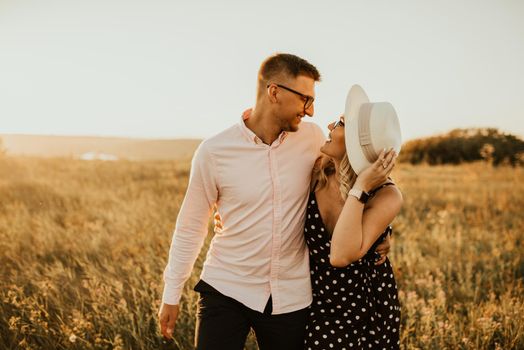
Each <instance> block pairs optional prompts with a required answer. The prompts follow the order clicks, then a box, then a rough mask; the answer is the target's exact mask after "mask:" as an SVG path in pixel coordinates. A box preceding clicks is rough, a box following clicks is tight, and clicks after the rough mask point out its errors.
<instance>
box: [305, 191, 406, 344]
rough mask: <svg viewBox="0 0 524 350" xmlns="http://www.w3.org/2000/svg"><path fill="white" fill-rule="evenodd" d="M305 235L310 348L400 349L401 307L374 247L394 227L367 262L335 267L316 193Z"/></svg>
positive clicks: (311, 200) (391, 278)
mask: <svg viewBox="0 0 524 350" xmlns="http://www.w3.org/2000/svg"><path fill="white" fill-rule="evenodd" d="M383 186H384V185H383ZM380 188H381V187H380ZM380 188H377V189H375V190H374V191H371V194H374V193H375V192H376V191H378V190H379V189H380ZM304 233H305V237H306V242H307V245H308V247H309V263H310V270H311V285H312V289H313V303H312V304H311V307H310V314H309V318H308V323H307V326H306V338H305V349H338V350H341V349H399V343H400V341H399V326H400V305H399V301H398V293H397V285H396V283H395V278H394V276H393V270H392V268H391V264H390V262H389V260H388V259H387V260H386V262H385V263H384V264H382V265H377V266H375V264H374V262H375V261H376V260H377V259H378V258H379V257H380V256H379V255H378V253H376V252H375V248H376V246H377V245H378V244H379V243H380V242H381V241H382V240H383V239H384V238H385V237H386V236H387V235H388V234H389V233H391V227H388V228H387V229H386V231H385V232H384V233H383V234H382V235H381V236H380V238H379V239H378V240H377V242H376V243H375V244H374V245H373V247H371V249H370V250H369V252H368V253H367V254H366V256H364V257H363V258H362V259H360V260H359V261H356V262H354V263H352V264H350V265H348V266H346V267H344V268H336V267H333V266H331V264H330V263H329V252H330V240H331V238H330V236H329V233H328V232H327V231H326V228H325V226H324V223H323V222H322V219H321V217H320V212H319V210H318V206H317V202H316V197H315V193H314V192H312V193H311V194H310V196H309V203H308V207H307V212H306V223H305V227H304Z"/></svg>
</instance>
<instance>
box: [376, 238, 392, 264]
mask: <svg viewBox="0 0 524 350" xmlns="http://www.w3.org/2000/svg"><path fill="white" fill-rule="evenodd" d="M390 236H391V235H387V236H386V239H384V241H383V242H382V243H380V244H379V245H378V246H377V249H376V250H375V251H376V252H377V253H379V254H380V260H378V261H377V262H375V265H382V264H383V263H385V262H386V257H387V255H388V253H389V250H390V248H391V242H390V238H389V237H390Z"/></svg>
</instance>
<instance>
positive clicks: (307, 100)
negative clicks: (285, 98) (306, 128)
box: [266, 83, 315, 110]
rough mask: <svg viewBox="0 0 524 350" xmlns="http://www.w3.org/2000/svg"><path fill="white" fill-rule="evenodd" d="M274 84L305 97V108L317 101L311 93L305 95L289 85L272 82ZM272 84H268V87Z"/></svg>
mask: <svg viewBox="0 0 524 350" xmlns="http://www.w3.org/2000/svg"><path fill="white" fill-rule="evenodd" d="M272 84H275V85H276V86H278V87H279V88H282V89H284V90H287V91H289V92H292V93H294V94H296V95H298V96H300V97H302V98H303V99H304V110H306V109H308V108H309V107H311V105H312V104H313V102H314V101H315V98H314V97H313V96H309V95H304V94H302V93H300V92H298V91H295V90H293V89H290V88H288V87H287V86H284V85H281V84H276V83H272ZM270 85H271V84H267V86H266V88H269V86H270Z"/></svg>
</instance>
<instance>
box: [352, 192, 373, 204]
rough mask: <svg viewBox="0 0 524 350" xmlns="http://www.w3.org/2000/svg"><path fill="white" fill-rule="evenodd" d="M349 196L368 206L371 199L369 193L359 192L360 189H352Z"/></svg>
mask: <svg viewBox="0 0 524 350" xmlns="http://www.w3.org/2000/svg"><path fill="white" fill-rule="evenodd" d="M348 194H349V195H351V196H353V197H355V198H356V199H358V200H359V202H361V203H364V204H366V202H367V201H368V199H369V193H367V192H365V191H362V190H359V189H358V188H352V189H350V190H349V193H348Z"/></svg>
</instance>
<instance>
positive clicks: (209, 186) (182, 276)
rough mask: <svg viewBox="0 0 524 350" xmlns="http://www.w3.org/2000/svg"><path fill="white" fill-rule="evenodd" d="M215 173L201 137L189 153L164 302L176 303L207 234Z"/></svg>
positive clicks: (214, 190)
mask: <svg viewBox="0 0 524 350" xmlns="http://www.w3.org/2000/svg"><path fill="white" fill-rule="evenodd" d="M215 175H216V172H215V167H214V160H213V157H212V155H211V154H210V152H209V150H208V145H207V144H206V143H205V141H204V142H203V143H202V144H200V146H199V147H198V149H197V150H196V151H195V155H194V156H193V161H192V164H191V173H190V176H189V184H188V187H187V191H186V195H185V197H184V200H183V202H182V206H181V207H180V211H179V213H178V218H177V222H176V227H175V232H174V234H173V239H172V241H171V247H170V249H169V259H168V263H167V266H166V268H165V270H164V293H163V296H162V302H163V303H165V304H169V305H176V304H178V303H179V301H180V297H181V295H182V290H183V288H184V283H185V282H186V281H187V279H188V278H189V276H190V275H191V271H192V269H193V265H194V263H195V260H196V258H197V257H198V254H199V252H200V249H201V248H202V245H203V243H204V240H205V238H206V236H207V227H208V221H209V216H210V214H211V210H212V209H213V207H214V205H215V203H216V201H217V197H218V189H217V183H216V178H215Z"/></svg>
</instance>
